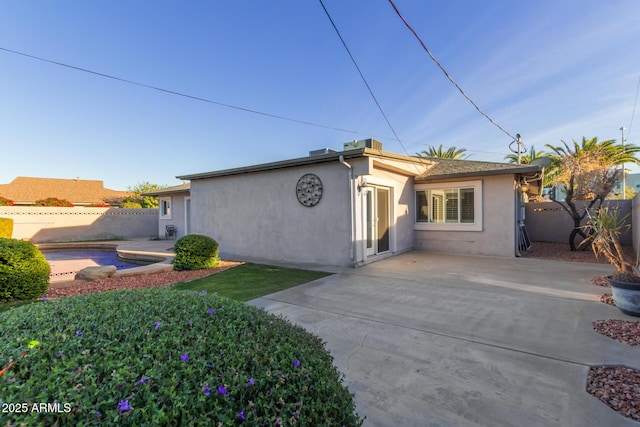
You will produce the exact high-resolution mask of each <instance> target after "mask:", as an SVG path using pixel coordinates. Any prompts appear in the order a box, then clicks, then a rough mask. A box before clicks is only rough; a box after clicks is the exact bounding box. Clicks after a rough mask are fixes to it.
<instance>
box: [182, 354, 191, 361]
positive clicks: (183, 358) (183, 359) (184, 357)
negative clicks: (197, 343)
mask: <svg viewBox="0 0 640 427" xmlns="http://www.w3.org/2000/svg"><path fill="white" fill-rule="evenodd" d="M180 359H182V361H183V362H188V361H189V353H183V354H181V355H180Z"/></svg>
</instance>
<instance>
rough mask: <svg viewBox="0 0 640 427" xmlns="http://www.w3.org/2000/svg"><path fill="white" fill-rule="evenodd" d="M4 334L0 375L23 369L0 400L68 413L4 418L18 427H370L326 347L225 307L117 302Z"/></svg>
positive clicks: (95, 302)
mask: <svg viewBox="0 0 640 427" xmlns="http://www.w3.org/2000/svg"><path fill="white" fill-rule="evenodd" d="M0 324H2V325H3V327H2V329H1V330H0V369H1V368H2V367H3V365H2V363H3V362H6V361H8V360H10V359H13V360H16V363H15V365H14V366H12V367H11V368H10V369H9V370H8V371H7V372H6V373H5V375H4V376H3V377H0V390H2V394H1V397H0V399H2V400H3V401H4V402H6V403H10V402H12V403H17V402H25V403H27V404H28V407H29V408H31V406H29V405H32V404H33V403H38V402H54V401H55V402H58V404H59V405H60V409H61V411H65V410H66V411H67V412H66V413H37V412H28V413H8V414H6V413H5V414H2V420H3V422H8V423H9V424H10V425H19V424H20V423H24V425H29V426H36V425H40V426H50V425H59V426H77V425H83V426H97V425H100V426H115V425H117V426H178V425H182V426H217V425H224V426H230V425H240V424H243V423H244V425H251V426H257V425H279V424H278V420H280V421H281V422H282V424H283V425H289V423H293V422H295V423H296V424H298V425H302V426H321V425H325V426H329V425H336V426H341V425H346V426H359V425H361V424H362V419H361V418H360V417H359V416H358V415H357V414H356V413H355V404H354V399H353V395H352V394H351V393H349V391H348V389H347V388H346V386H345V385H344V384H343V377H342V376H341V374H339V372H338V371H337V369H336V368H335V367H334V366H333V358H332V357H331V355H330V354H329V353H328V352H327V351H326V350H325V348H324V346H323V344H322V341H321V340H320V339H319V338H318V337H315V336H314V335H311V334H310V333H308V332H306V331H305V330H304V329H302V328H300V327H298V326H293V325H291V324H290V323H288V322H287V321H285V320H284V319H283V318H280V317H276V316H274V315H271V314H268V313H265V312H264V311H261V310H259V309H257V308H255V307H252V306H247V305H244V304H242V303H239V302H236V301H233V300H230V299H227V298H223V297H218V296H216V295H211V294H208V295H207V294H203V293H200V292H192V291H174V290H170V289H147V290H135V291H114V292H107V293H101V294H91V295H84V296H79V297H72V298H62V299H58V300H50V301H44V302H37V303H34V304H29V305H25V306H21V307H17V308H14V309H12V310H9V311H7V312H4V313H0ZM32 340H37V341H39V345H37V346H36V347H34V348H33V349H31V350H28V347H29V343H30V341H32ZM24 351H26V352H27V354H26V356H25V357H24V358H20V355H21V354H22V352H24ZM243 418H244V420H243ZM12 423H13V424H12Z"/></svg>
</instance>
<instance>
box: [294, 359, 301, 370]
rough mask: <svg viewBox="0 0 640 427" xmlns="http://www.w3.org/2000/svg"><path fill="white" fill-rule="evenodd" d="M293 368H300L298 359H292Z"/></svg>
mask: <svg viewBox="0 0 640 427" xmlns="http://www.w3.org/2000/svg"><path fill="white" fill-rule="evenodd" d="M293 367H294V368H298V367H300V361H299V360H298V359H293Z"/></svg>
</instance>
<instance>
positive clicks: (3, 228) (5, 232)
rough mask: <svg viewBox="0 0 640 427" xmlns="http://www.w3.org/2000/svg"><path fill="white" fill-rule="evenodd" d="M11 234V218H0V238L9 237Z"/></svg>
mask: <svg viewBox="0 0 640 427" xmlns="http://www.w3.org/2000/svg"><path fill="white" fill-rule="evenodd" d="M12 235H13V220H12V219H11V218H0V239H10V238H11V236H12Z"/></svg>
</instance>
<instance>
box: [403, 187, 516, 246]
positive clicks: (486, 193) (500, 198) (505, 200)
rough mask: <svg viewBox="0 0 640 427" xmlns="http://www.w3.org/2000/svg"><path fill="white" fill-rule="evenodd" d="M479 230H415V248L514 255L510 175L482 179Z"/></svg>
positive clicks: (512, 195) (512, 191)
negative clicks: (480, 226)
mask: <svg viewBox="0 0 640 427" xmlns="http://www.w3.org/2000/svg"><path fill="white" fill-rule="evenodd" d="M482 193H483V197H482V219H483V227H482V231H431V230H415V241H416V249H424V250H430V251H438V252H453V253H467V254H477V255H497V256H508V257H512V256H514V255H515V191H514V177H513V175H496V176H488V177H484V178H482Z"/></svg>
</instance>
